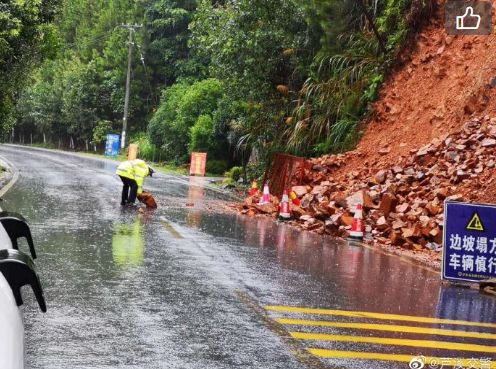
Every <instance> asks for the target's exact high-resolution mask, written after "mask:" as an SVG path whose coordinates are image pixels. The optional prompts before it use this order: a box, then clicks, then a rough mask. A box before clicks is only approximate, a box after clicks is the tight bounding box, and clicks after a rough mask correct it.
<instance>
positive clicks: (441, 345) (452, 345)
mask: <svg viewBox="0 0 496 369" xmlns="http://www.w3.org/2000/svg"><path fill="white" fill-rule="evenodd" d="M289 334H290V335H291V337H293V338H297V339H301V340H317V341H336V342H357V343H372V344H379V345H394V346H409V347H426V348H434V349H443V350H459V351H473V352H486V353H489V352H496V347H495V346H484V345H475V344H468V343H459V342H446V341H428V340H408V339H398V338H382V337H363V336H341V335H336V334H323V333H304V332H289Z"/></svg>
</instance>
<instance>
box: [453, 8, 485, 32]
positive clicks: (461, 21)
mask: <svg viewBox="0 0 496 369" xmlns="http://www.w3.org/2000/svg"><path fill="white" fill-rule="evenodd" d="M480 23H481V16H480V15H477V14H474V8H472V7H471V6H467V8H466V9H465V14H463V15H459V16H457V17H456V29H459V30H465V29H467V30H468V29H479V26H480Z"/></svg>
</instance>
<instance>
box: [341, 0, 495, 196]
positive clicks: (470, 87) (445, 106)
mask: <svg viewBox="0 0 496 369" xmlns="http://www.w3.org/2000/svg"><path fill="white" fill-rule="evenodd" d="M443 16H444V1H440V4H439V6H438V7H437V10H436V13H435V14H434V16H433V18H432V20H431V22H430V24H428V25H427V26H425V28H424V29H423V30H422V31H421V32H420V33H419V34H418V35H417V37H416V39H415V42H414V45H415V46H414V49H413V50H412V49H409V50H406V51H405V52H404V53H403V56H402V57H401V61H402V63H401V67H398V68H397V70H396V71H395V72H393V73H392V74H391V76H390V77H389V78H388V80H387V81H386V82H385V83H384V86H383V88H382V90H381V92H380V98H379V100H378V102H377V103H376V104H375V105H374V115H373V117H372V118H371V119H369V120H368V121H366V122H364V124H363V126H364V127H365V128H364V134H363V137H362V139H361V141H360V143H359V144H358V147H357V150H356V154H357V155H351V159H350V161H349V162H348V164H347V165H345V166H344V167H342V168H341V169H340V170H339V171H338V172H337V173H336V175H337V176H338V177H340V176H343V175H345V174H346V173H349V172H351V171H353V170H360V169H361V168H363V167H364V166H367V167H369V168H372V169H377V170H379V169H381V168H383V167H385V166H389V165H392V164H393V163H394V162H396V161H397V159H398V157H399V156H404V155H405V156H406V155H408V154H409V151H410V150H411V149H415V148H419V147H422V146H423V145H425V144H427V143H429V142H431V141H432V140H433V139H434V138H436V137H441V136H443V135H445V134H448V133H453V132H455V131H459V130H460V129H461V128H462V126H463V124H464V123H465V122H466V121H467V120H468V119H469V118H470V117H471V116H472V115H477V116H484V115H486V114H487V115H491V116H495V115H496V36H495V35H490V36H449V35H448V34H447V33H446V30H445V29H444V21H443ZM493 79H494V81H493ZM491 83H492V84H493V85H494V87H492V86H491ZM481 200H484V201H496V189H495V190H494V191H492V192H491V193H486V195H485V196H483V198H482V199H481Z"/></svg>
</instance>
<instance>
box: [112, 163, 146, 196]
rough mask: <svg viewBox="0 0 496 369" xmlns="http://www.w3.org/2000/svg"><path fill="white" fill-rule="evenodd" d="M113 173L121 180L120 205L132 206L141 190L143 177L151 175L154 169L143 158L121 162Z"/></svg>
mask: <svg viewBox="0 0 496 369" xmlns="http://www.w3.org/2000/svg"><path fill="white" fill-rule="evenodd" d="M115 173H116V174H117V175H118V176H119V177H120V178H121V180H122V184H123V187H122V198H121V205H122V206H134V202H135V201H136V196H137V195H139V194H141V193H142V192H143V182H144V181H145V177H147V176H150V177H151V176H152V174H153V173H154V170H153V169H152V168H150V167H149V166H148V165H147V164H146V163H145V162H144V161H143V160H140V159H135V160H128V161H124V162H122V163H121V164H120V165H119V166H118V167H117V170H116V171H115Z"/></svg>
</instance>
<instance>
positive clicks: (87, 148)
mask: <svg viewBox="0 0 496 369" xmlns="http://www.w3.org/2000/svg"><path fill="white" fill-rule="evenodd" d="M85 143H86V151H90V146H89V145H90V144H89V143H88V140H86V141H85Z"/></svg>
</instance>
